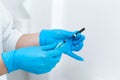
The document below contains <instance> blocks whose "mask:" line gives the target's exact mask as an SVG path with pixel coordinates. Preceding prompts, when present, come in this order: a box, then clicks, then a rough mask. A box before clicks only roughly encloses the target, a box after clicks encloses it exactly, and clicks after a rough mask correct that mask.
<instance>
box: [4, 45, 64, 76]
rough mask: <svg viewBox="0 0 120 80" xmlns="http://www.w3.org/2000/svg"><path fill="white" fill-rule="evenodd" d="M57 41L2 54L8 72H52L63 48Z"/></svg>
mask: <svg viewBox="0 0 120 80" xmlns="http://www.w3.org/2000/svg"><path fill="white" fill-rule="evenodd" d="M55 47H56V43H55V44H51V45H46V46H33V47H26V48H21V49H17V50H13V51H10V52H6V53H3V54H2V59H3V61H4V64H5V66H6V68H7V70H8V73H10V72H13V71H16V70H24V71H27V72H31V73H35V74H43V73H47V72H50V71H51V70H52V69H53V68H54V67H55V66H56V64H57V63H58V62H59V61H60V59H61V55H62V49H60V48H57V49H55Z"/></svg>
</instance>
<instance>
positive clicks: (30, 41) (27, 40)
mask: <svg viewBox="0 0 120 80" xmlns="http://www.w3.org/2000/svg"><path fill="white" fill-rule="evenodd" d="M38 45H39V33H33V34H24V35H22V36H21V37H20V39H19V40H18V41H17V44H16V49H18V48H22V47H27V46H38Z"/></svg>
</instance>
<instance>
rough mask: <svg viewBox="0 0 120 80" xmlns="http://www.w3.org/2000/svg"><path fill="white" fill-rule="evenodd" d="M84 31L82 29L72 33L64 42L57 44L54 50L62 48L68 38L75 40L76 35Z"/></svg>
mask: <svg viewBox="0 0 120 80" xmlns="http://www.w3.org/2000/svg"><path fill="white" fill-rule="evenodd" d="M84 30H85V28H82V29H81V30H79V31H77V32H76V33H74V34H73V35H72V36H69V37H67V38H66V39H65V40H63V41H61V42H59V43H58V45H57V46H56V48H60V47H62V46H63V45H64V44H65V42H66V41H67V40H68V39H69V38H70V37H74V38H75V37H76V36H77V34H78V33H82V32H83V31H84ZM56 48H55V49H56Z"/></svg>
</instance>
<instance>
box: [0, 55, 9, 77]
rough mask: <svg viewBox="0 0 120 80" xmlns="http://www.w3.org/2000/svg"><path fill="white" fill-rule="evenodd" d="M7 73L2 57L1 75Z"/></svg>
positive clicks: (0, 62)
mask: <svg viewBox="0 0 120 80" xmlns="http://www.w3.org/2000/svg"><path fill="white" fill-rule="evenodd" d="M5 73H7V68H6V66H5V64H4V63H3V60H2V56H1V55H0V75H3V74H5Z"/></svg>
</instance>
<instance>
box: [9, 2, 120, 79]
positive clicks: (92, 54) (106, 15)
mask: <svg viewBox="0 0 120 80" xmlns="http://www.w3.org/2000/svg"><path fill="white" fill-rule="evenodd" d="M7 1H9V0H7ZM53 1H54V0H53ZM58 1H60V0H58ZM56 4H58V5H59V3H57V2H56ZM52 6H53V4H52V2H51V1H50V0H34V1H33V0H32V9H31V10H32V13H31V28H30V30H31V32H39V31H40V30H41V29H44V28H51V27H52V26H54V25H56V24H55V23H54V20H55V19H52V18H54V17H55V16H56V15H57V13H56V15H55V16H54V15H52V14H53V13H52ZM62 6H63V8H62V10H61V7H56V8H58V9H55V8H54V10H59V9H60V10H61V11H62V13H61V15H60V14H58V16H61V17H62V19H61V18H56V20H57V21H58V23H59V24H58V26H56V28H60V26H61V27H62V28H64V29H67V30H77V29H81V28H82V27H85V28H86V31H85V32H84V33H83V34H85V36H86V40H85V45H84V48H83V50H81V51H80V52H79V55H81V56H83V57H84V59H85V61H84V62H79V61H76V60H74V59H71V58H70V57H68V56H66V55H63V57H62V60H61V62H60V63H59V64H58V65H57V67H56V68H55V69H54V70H53V71H52V72H51V73H50V74H49V77H48V74H47V75H42V76H35V75H32V76H28V77H29V79H31V80H42V79H43V80H120V50H119V48H120V42H119V41H120V35H119V34H120V31H119V30H120V0H64V2H63V5H62ZM54 12H55V11H54ZM24 15H25V14H24ZM58 19H59V20H58ZM51 20H53V21H51ZM61 20H62V21H61ZM54 28H55V27H54ZM30 75H31V74H30ZM19 79H20V78H19ZM17 80H18V79H17ZM20 80H21V79H20ZM22 80H23V79H22ZM24 80H26V79H25V78H24Z"/></svg>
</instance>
